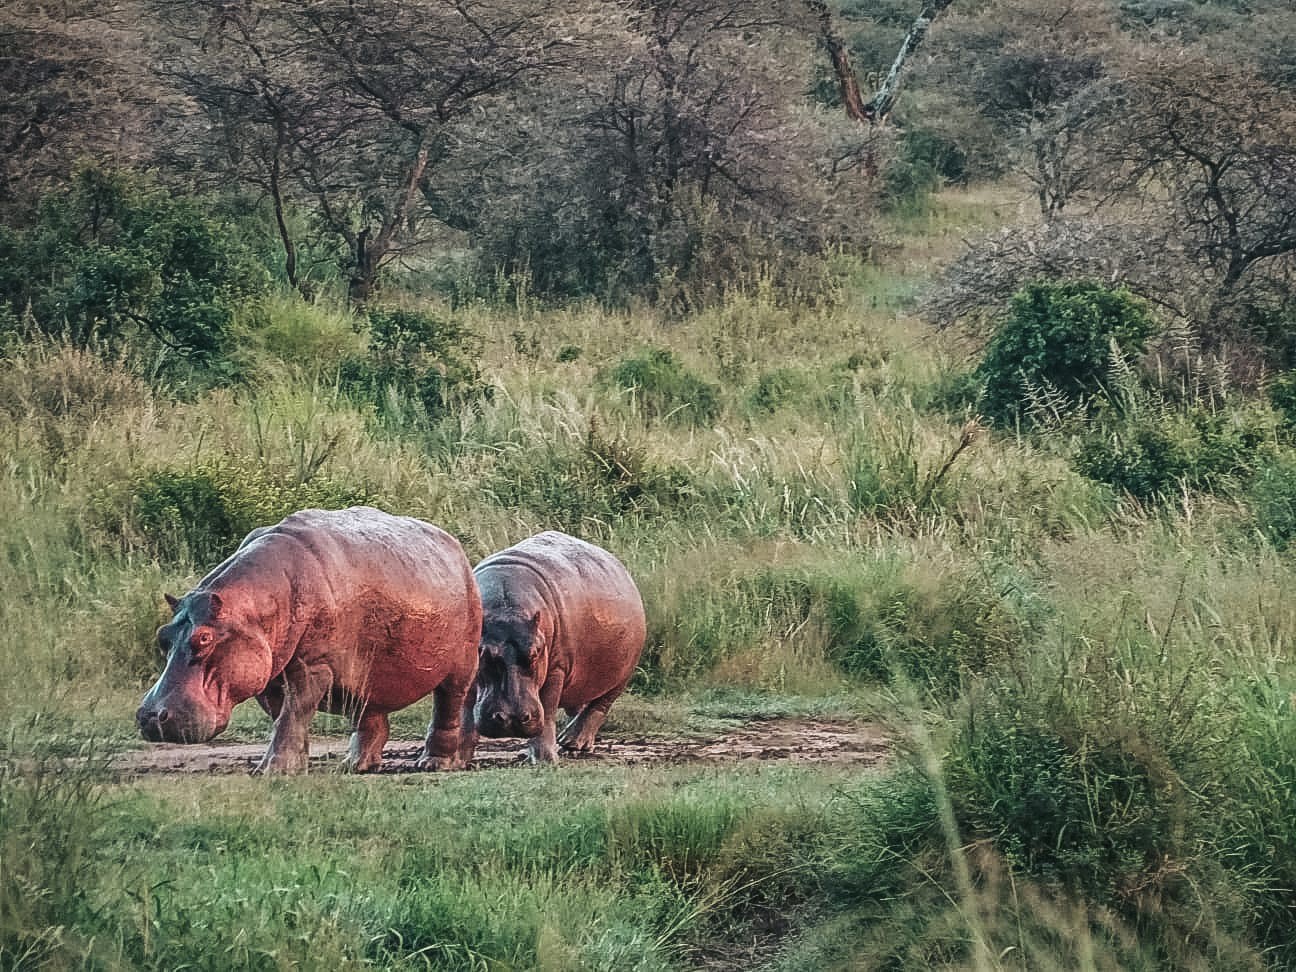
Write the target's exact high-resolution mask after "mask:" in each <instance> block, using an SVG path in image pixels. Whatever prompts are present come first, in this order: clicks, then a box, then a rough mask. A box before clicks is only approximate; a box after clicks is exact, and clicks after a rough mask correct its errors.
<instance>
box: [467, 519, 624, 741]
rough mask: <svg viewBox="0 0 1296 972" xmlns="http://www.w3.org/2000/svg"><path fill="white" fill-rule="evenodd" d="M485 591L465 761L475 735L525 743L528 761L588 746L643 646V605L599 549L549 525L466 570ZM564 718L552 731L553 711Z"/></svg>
mask: <svg viewBox="0 0 1296 972" xmlns="http://www.w3.org/2000/svg"><path fill="white" fill-rule="evenodd" d="M473 575H474V577H476V579H477V587H478V589H479V590H480V591H481V597H482V637H481V651H480V658H479V660H478V672H477V681H476V684H475V686H474V687H473V690H472V691H471V692H470V694H469V705H468V707H467V709H466V710H465V712H464V753H463V755H464V758H465V759H471V758H472V753H473V751H474V749H475V747H476V745H477V736H478V733H481V734H482V735H485V736H489V737H492V738H500V737H506V736H511V737H525V738H528V739H530V743H529V744H528V747H527V756H528V757H529V758H530V760H531V762H532V763H553V762H556V761H557V759H558V746H559V744H561V745H562V747H563V748H564V749H567V750H571V751H573V752H583V751H588V750H589V749H590V748H591V747H592V746H593V745H594V737H595V736H596V735H598V731H599V728H600V727H601V726H602V725H603V720H604V718H606V716H607V713H608V709H609V708H610V707H611V705H612V703H613V702H615V701H616V699H617V697H618V696H619V695H620V694H621V693H622V692H623V691H625V687H626V684H627V683H628V682H629V681H630V677H631V676H632V675H633V674H634V670H635V666H636V665H637V664H638V663H639V655H640V653H641V652H642V651H643V645H644V636H645V633H646V626H645V621H644V608H643V601H642V599H641V598H640V596H639V589H638V588H637V587H635V583H634V581H633V580H631V578H630V573H629V571H627V570H626V569H625V567H624V566H622V564H621V562H620V561H619V560H617V559H616V558H615V557H614V556H612V555H611V554H610V553H608V552H607V551H606V550H604V549H602V548H601V547H596V546H594V545H593V544H592V543H586V542H585V541H584V540H579V539H577V538H576V537H572V536H568V535H567V534H565V533H557V532H553V531H549V532H545V533H541V534H538V535H537V536H534V537H531V538H529V539H527V540H523V541H522V542H521V543H519V544H517V545H516V546H512V547H509V548H508V549H507V550H501V551H499V552H498V553H495V554H492V555H491V556H489V557H487V558H486V559H485V560H483V561H482V562H481V563H479V564H478V565H477V567H476V568H475V569H474V570H473ZM560 706H561V707H562V708H563V709H564V710H566V712H567V714H568V715H569V716H570V717H571V719H570V721H569V722H568V723H567V725H566V726H565V727H564V729H563V732H562V735H561V736H558V735H557V733H556V726H555V715H556V713H557V710H558V708H559V707H560Z"/></svg>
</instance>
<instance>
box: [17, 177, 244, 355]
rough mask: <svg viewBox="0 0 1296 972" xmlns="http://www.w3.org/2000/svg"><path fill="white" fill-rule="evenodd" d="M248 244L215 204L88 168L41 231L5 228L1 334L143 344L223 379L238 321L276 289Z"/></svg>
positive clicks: (46, 201)
mask: <svg viewBox="0 0 1296 972" xmlns="http://www.w3.org/2000/svg"><path fill="white" fill-rule="evenodd" d="M242 233H243V229H242V228H240V227H239V226H236V225H234V224H233V223H232V222H231V221H230V220H228V219H225V218H222V217H221V216H219V215H213V213H212V206H211V202H210V201H209V200H203V199H201V198H198V197H192V198H190V197H186V196H183V195H176V194H174V193H172V192H170V191H168V190H166V189H165V188H163V187H161V186H158V185H154V184H151V183H149V182H148V181H146V180H144V179H141V178H138V177H135V176H132V175H130V174H128V173H125V172H110V171H105V170H101V169H96V168H84V169H82V170H80V171H79V172H78V173H77V175H76V176H75V177H74V178H73V179H72V180H71V182H70V184H69V185H68V186H67V187H65V188H61V189H56V190H53V191H51V192H49V193H47V194H46V195H45V196H44V197H43V199H42V201H41V206H40V210H39V212H38V214H37V217H36V220H35V222H34V224H33V225H31V226H30V227H26V228H18V229H13V228H8V227H3V226H0V302H3V306H4V316H3V317H0V323H3V322H4V320H5V319H6V318H7V321H8V325H7V328H8V329H9V330H12V329H13V328H15V327H17V326H18V325H19V324H20V323H24V324H25V325H26V326H28V327H30V328H32V329H34V330H35V331H37V332H38V333H42V334H44V335H46V336H50V337H63V336H66V337H67V339H68V340H70V341H71V342H72V343H73V344H75V345H77V346H79V347H91V346H95V345H100V344H102V345H105V346H107V347H108V348H109V349H112V350H120V349H121V348H122V347H123V346H124V345H125V344H126V342H128V341H129V340H131V339H135V340H136V341H137V342H138V343H140V344H143V345H144V346H145V347H148V346H150V345H154V346H157V347H159V348H160V349H162V350H163V351H165V352H173V353H176V354H179V355H183V356H188V357H192V358H194V359H197V360H198V362H199V363H200V364H202V365H204V366H206V367H207V368H219V364H220V362H221V359H222V357H223V356H224V355H225V354H227V353H228V351H229V350H230V325H231V322H232V320H233V316H234V312H235V309H236V308H237V307H238V306H239V305H240V304H241V303H242V302H244V301H246V300H248V299H249V298H252V297H254V296H255V295H257V294H259V293H261V292H262V291H263V290H264V289H265V288H266V286H267V285H268V282H269V280H268V275H267V273H266V271H265V270H264V269H263V268H262V267H261V266H260V265H258V263H257V262H256V261H255V260H254V259H253V256H252V253H251V252H250V249H249V247H248V245H247V243H246V241H245V240H244V238H243V236H242Z"/></svg>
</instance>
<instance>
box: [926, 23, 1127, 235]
mask: <svg viewBox="0 0 1296 972" xmlns="http://www.w3.org/2000/svg"><path fill="white" fill-rule="evenodd" d="M1127 47H1128V42H1127V41H1126V39H1125V38H1124V37H1123V36H1122V35H1121V34H1120V31H1119V30H1118V27H1117V24H1116V22H1115V20H1114V17H1113V12H1112V10H1111V7H1110V5H1109V4H1107V3H1105V2H1102V0H1068V2H1066V3H1063V4H1039V3H1035V2H1033V0H992V2H991V3H990V4H988V5H986V6H984V7H981V8H978V9H976V10H974V11H971V12H967V13H957V12H956V13H954V14H951V15H950V17H949V18H948V19H947V20H945V21H943V22H942V30H941V32H940V35H939V37H937V39H936V40H935V41H934V42H933V45H932V48H933V55H932V58H931V61H930V64H929V67H928V71H927V81H928V83H929V84H931V85H933V86H935V87H936V88H938V89H939V90H941V91H942V93H943V94H944V96H945V102H946V108H945V109H944V112H943V113H944V114H945V115H946V116H948V117H956V113H957V112H958V111H959V110H960V109H961V110H962V111H965V112H967V113H968V114H970V115H976V116H979V117H980V118H982V119H984V121H985V123H987V124H989V125H990V126H991V127H992V128H993V129H994V130H995V132H996V133H997V136H998V141H999V143H1000V144H1001V145H1003V146H1005V147H1006V148H1007V149H1008V151H1009V152H1010V153H1011V157H1012V160H1013V166H1012V167H1014V168H1017V169H1018V170H1019V171H1021V172H1022V173H1023V174H1024V175H1025V176H1026V177H1027V178H1028V179H1030V180H1031V182H1032V183H1033V184H1034V186H1035V190H1036V196H1037V198H1038V200H1039V206H1040V213H1041V214H1042V215H1043V216H1044V217H1045V218H1046V219H1053V218H1056V217H1058V216H1060V215H1061V214H1062V213H1063V212H1064V211H1065V210H1066V209H1067V208H1068V207H1069V206H1070V205H1071V204H1072V203H1074V202H1075V201H1076V200H1077V199H1079V198H1081V197H1082V196H1083V195H1084V194H1086V193H1089V192H1092V191H1093V190H1096V189H1100V188H1102V187H1103V186H1104V180H1105V178H1106V177H1105V175H1104V174H1103V172H1102V171H1101V170H1100V169H1099V168H1098V167H1097V165H1096V164H1095V160H1094V158H1093V149H1094V144H1093V141H1094V138H1095V136H1096V135H1098V134H1101V132H1102V131H1103V130H1104V128H1105V127H1107V125H1108V124H1109V122H1110V117H1109V116H1110V115H1112V114H1114V113H1115V112H1116V111H1117V110H1119V109H1118V107H1117V106H1116V105H1115V103H1114V102H1113V100H1112V98H1111V92H1110V82H1111V72H1112V69H1113V65H1114V64H1115V63H1117V62H1118V61H1119V60H1120V58H1121V57H1122V56H1123V54H1124V52H1125V50H1126V48H1127Z"/></svg>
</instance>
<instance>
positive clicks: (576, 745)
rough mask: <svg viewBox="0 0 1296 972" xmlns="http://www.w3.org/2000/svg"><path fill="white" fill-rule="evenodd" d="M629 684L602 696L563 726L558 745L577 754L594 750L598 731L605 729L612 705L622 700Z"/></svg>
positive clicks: (621, 685) (619, 686) (623, 683)
mask: <svg viewBox="0 0 1296 972" xmlns="http://www.w3.org/2000/svg"><path fill="white" fill-rule="evenodd" d="M627 684H628V683H626V682H622V683H621V684H620V685H618V686H617V687H616V688H614V689H613V690H612V691H611V692H607V693H604V694H603V695H600V696H599V697H598V698H597V699H595V700H594V701H593V702H591V703H589V705H586V706H585V707H583V708H582V709H581V710H580V712H578V713H577V714H576V717H575V718H574V719H572V721H571V722H569V723H567V725H565V726H563V731H562V735H560V736H559V737H558V744H559V745H560V746H562V748H563V749H569V750H571V751H572V752H577V753H587V752H589V751H590V750H591V749H593V748H594V739H595V737H596V736H598V731H599V730H600V729H602V728H603V720H604V719H606V718H607V714H608V709H610V708H612V703H613V702H615V701H616V700H617V699H618V698H620V696H621V693H622V692H624V691H625V687H626V685H627Z"/></svg>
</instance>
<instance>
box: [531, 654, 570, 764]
mask: <svg viewBox="0 0 1296 972" xmlns="http://www.w3.org/2000/svg"><path fill="white" fill-rule="evenodd" d="M564 682H566V675H565V674H564V673H563V672H561V671H550V672H549V677H548V678H547V679H545V683H544V687H543V688H541V689H540V706H541V708H542V709H544V728H543V729H542V730H540V735H538V736H535V737H533V738H532V740H531V741H530V742H529V743H527V750H526V751H527V758H528V759H529V760H530V761H531V762H532V763H556V762H558V730H557V726H556V725H555V722H554V720H555V719H556V718H557V716H558V700H559V699H561V698H562V690H563V684H564Z"/></svg>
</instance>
